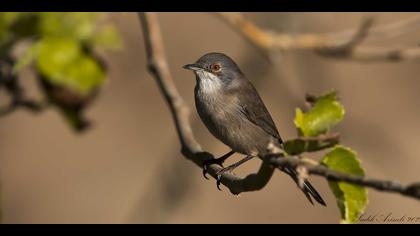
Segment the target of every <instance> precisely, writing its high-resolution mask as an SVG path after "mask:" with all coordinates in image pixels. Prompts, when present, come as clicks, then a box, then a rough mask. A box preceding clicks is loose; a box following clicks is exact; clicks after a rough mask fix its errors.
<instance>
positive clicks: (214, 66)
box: [210, 63, 222, 72]
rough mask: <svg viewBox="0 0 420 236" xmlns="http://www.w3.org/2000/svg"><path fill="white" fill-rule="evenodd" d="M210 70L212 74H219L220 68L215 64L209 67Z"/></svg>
mask: <svg viewBox="0 0 420 236" xmlns="http://www.w3.org/2000/svg"><path fill="white" fill-rule="evenodd" d="M210 69H211V71H213V72H219V71H220V70H221V69H222V66H221V65H220V64H217V63H216V64H213V65H211V66H210Z"/></svg>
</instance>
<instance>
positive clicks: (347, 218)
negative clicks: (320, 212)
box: [321, 146, 368, 223]
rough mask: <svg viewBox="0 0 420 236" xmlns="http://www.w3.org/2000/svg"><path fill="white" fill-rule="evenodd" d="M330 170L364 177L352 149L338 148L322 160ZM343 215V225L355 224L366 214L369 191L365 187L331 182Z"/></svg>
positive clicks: (330, 184)
mask: <svg viewBox="0 0 420 236" xmlns="http://www.w3.org/2000/svg"><path fill="white" fill-rule="evenodd" d="M321 163H323V164H325V165H326V166H328V167H329V168H331V169H333V170H335V171H338V172H341V173H345V174H350V175H360V176H364V175H365V172H364V170H363V168H362V166H361V163H360V160H359V159H358V158H357V154H356V153H355V152H354V151H353V150H351V149H350V148H347V147H343V146H336V147H334V149H333V150H331V151H330V152H329V153H327V154H326V155H325V156H324V158H323V159H322V160H321ZM329 186H330V188H331V190H332V192H333V193H334V195H335V197H336V200H337V205H338V207H339V209H340V213H341V222H342V223H354V222H356V221H357V219H358V218H359V216H360V215H361V214H362V213H363V212H364V210H365V208H366V206H367V203H368V197H367V190H366V188H364V187H361V186H358V185H354V184H348V183H343V182H335V181H329Z"/></svg>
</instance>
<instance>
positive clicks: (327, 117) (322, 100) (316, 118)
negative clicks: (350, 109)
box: [294, 92, 345, 137]
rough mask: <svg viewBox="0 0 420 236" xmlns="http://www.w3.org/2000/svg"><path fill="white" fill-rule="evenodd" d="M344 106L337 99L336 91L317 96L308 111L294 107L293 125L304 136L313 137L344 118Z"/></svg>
mask: <svg viewBox="0 0 420 236" xmlns="http://www.w3.org/2000/svg"><path fill="white" fill-rule="evenodd" d="M344 113H345V110H344V107H343V105H342V104H341V103H340V102H339V101H338V100H337V95H336V92H331V93H328V94H325V95H323V96H321V97H318V98H317V100H316V102H315V104H314V106H313V107H312V108H311V109H310V111H308V112H306V113H305V112H303V111H302V110H301V109H299V108H297V109H296V117H295V120H294V122H295V125H296V127H297V128H298V130H299V133H300V134H302V135H303V136H305V137H315V136H318V135H320V134H322V133H325V132H327V131H328V130H329V129H330V128H331V127H332V126H334V125H336V124H338V123H339V122H340V121H341V120H342V119H343V118H344Z"/></svg>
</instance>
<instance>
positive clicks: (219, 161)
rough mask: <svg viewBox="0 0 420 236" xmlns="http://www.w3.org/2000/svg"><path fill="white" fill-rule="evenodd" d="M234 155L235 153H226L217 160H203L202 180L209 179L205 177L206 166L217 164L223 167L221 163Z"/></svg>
mask: <svg viewBox="0 0 420 236" xmlns="http://www.w3.org/2000/svg"><path fill="white" fill-rule="evenodd" d="M234 153H235V152H234V151H230V152H228V153H226V154H225V155H223V156H221V157H219V158H213V159H210V160H205V161H204V163H203V176H204V178H206V179H209V178H207V176H206V174H207V166H208V165H212V164H217V165H219V166H221V167H223V162H225V161H226V159H228V158H229V157H230V156H232V155H233V154H234Z"/></svg>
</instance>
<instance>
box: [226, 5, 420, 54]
mask: <svg viewBox="0 0 420 236" xmlns="http://www.w3.org/2000/svg"><path fill="white" fill-rule="evenodd" d="M218 15H219V16H220V17H221V18H222V19H223V20H224V21H225V22H226V23H227V24H228V25H229V26H231V27H232V28H233V29H234V30H236V31H237V32H239V33H240V34H241V35H242V36H243V37H244V38H245V39H247V40H248V41H250V42H251V43H252V44H253V45H255V46H257V47H259V48H261V49H263V50H264V51H269V50H313V51H314V52H316V53H318V54H319V55H321V56H324V57H327V58H334V59H343V60H344V59H345V60H355V61H362V62H377V61H387V62H397V61H410V60H419V59H420V48H416V47H414V48H379V47H378V48H375V47H362V46H360V44H361V43H362V42H363V41H364V40H365V39H366V38H367V37H368V36H369V34H370V33H372V32H375V30H372V29H371V25H372V18H370V17H368V18H365V19H364V20H363V21H362V23H361V25H360V27H359V29H358V30H356V31H355V33H353V34H352V35H351V36H348V35H350V34H349V33H347V32H346V33H340V34H331V33H330V34H297V35H292V34H287V33H278V32H272V31H268V30H264V29H262V28H260V27H259V26H257V25H256V24H254V23H253V22H252V21H250V20H248V19H247V18H246V17H245V16H244V15H243V14H241V13H218ZM414 23H417V19H415V20H412V21H408V22H403V23H399V24H397V23H394V24H393V25H390V26H388V27H386V26H383V27H382V28H380V29H377V30H376V32H377V33H382V35H387V33H386V30H396V27H397V26H400V27H401V26H406V25H412V24H414ZM395 34H398V32H396V33H395ZM343 35H347V36H346V37H344V36H343ZM388 35H392V34H391V33H388Z"/></svg>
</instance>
